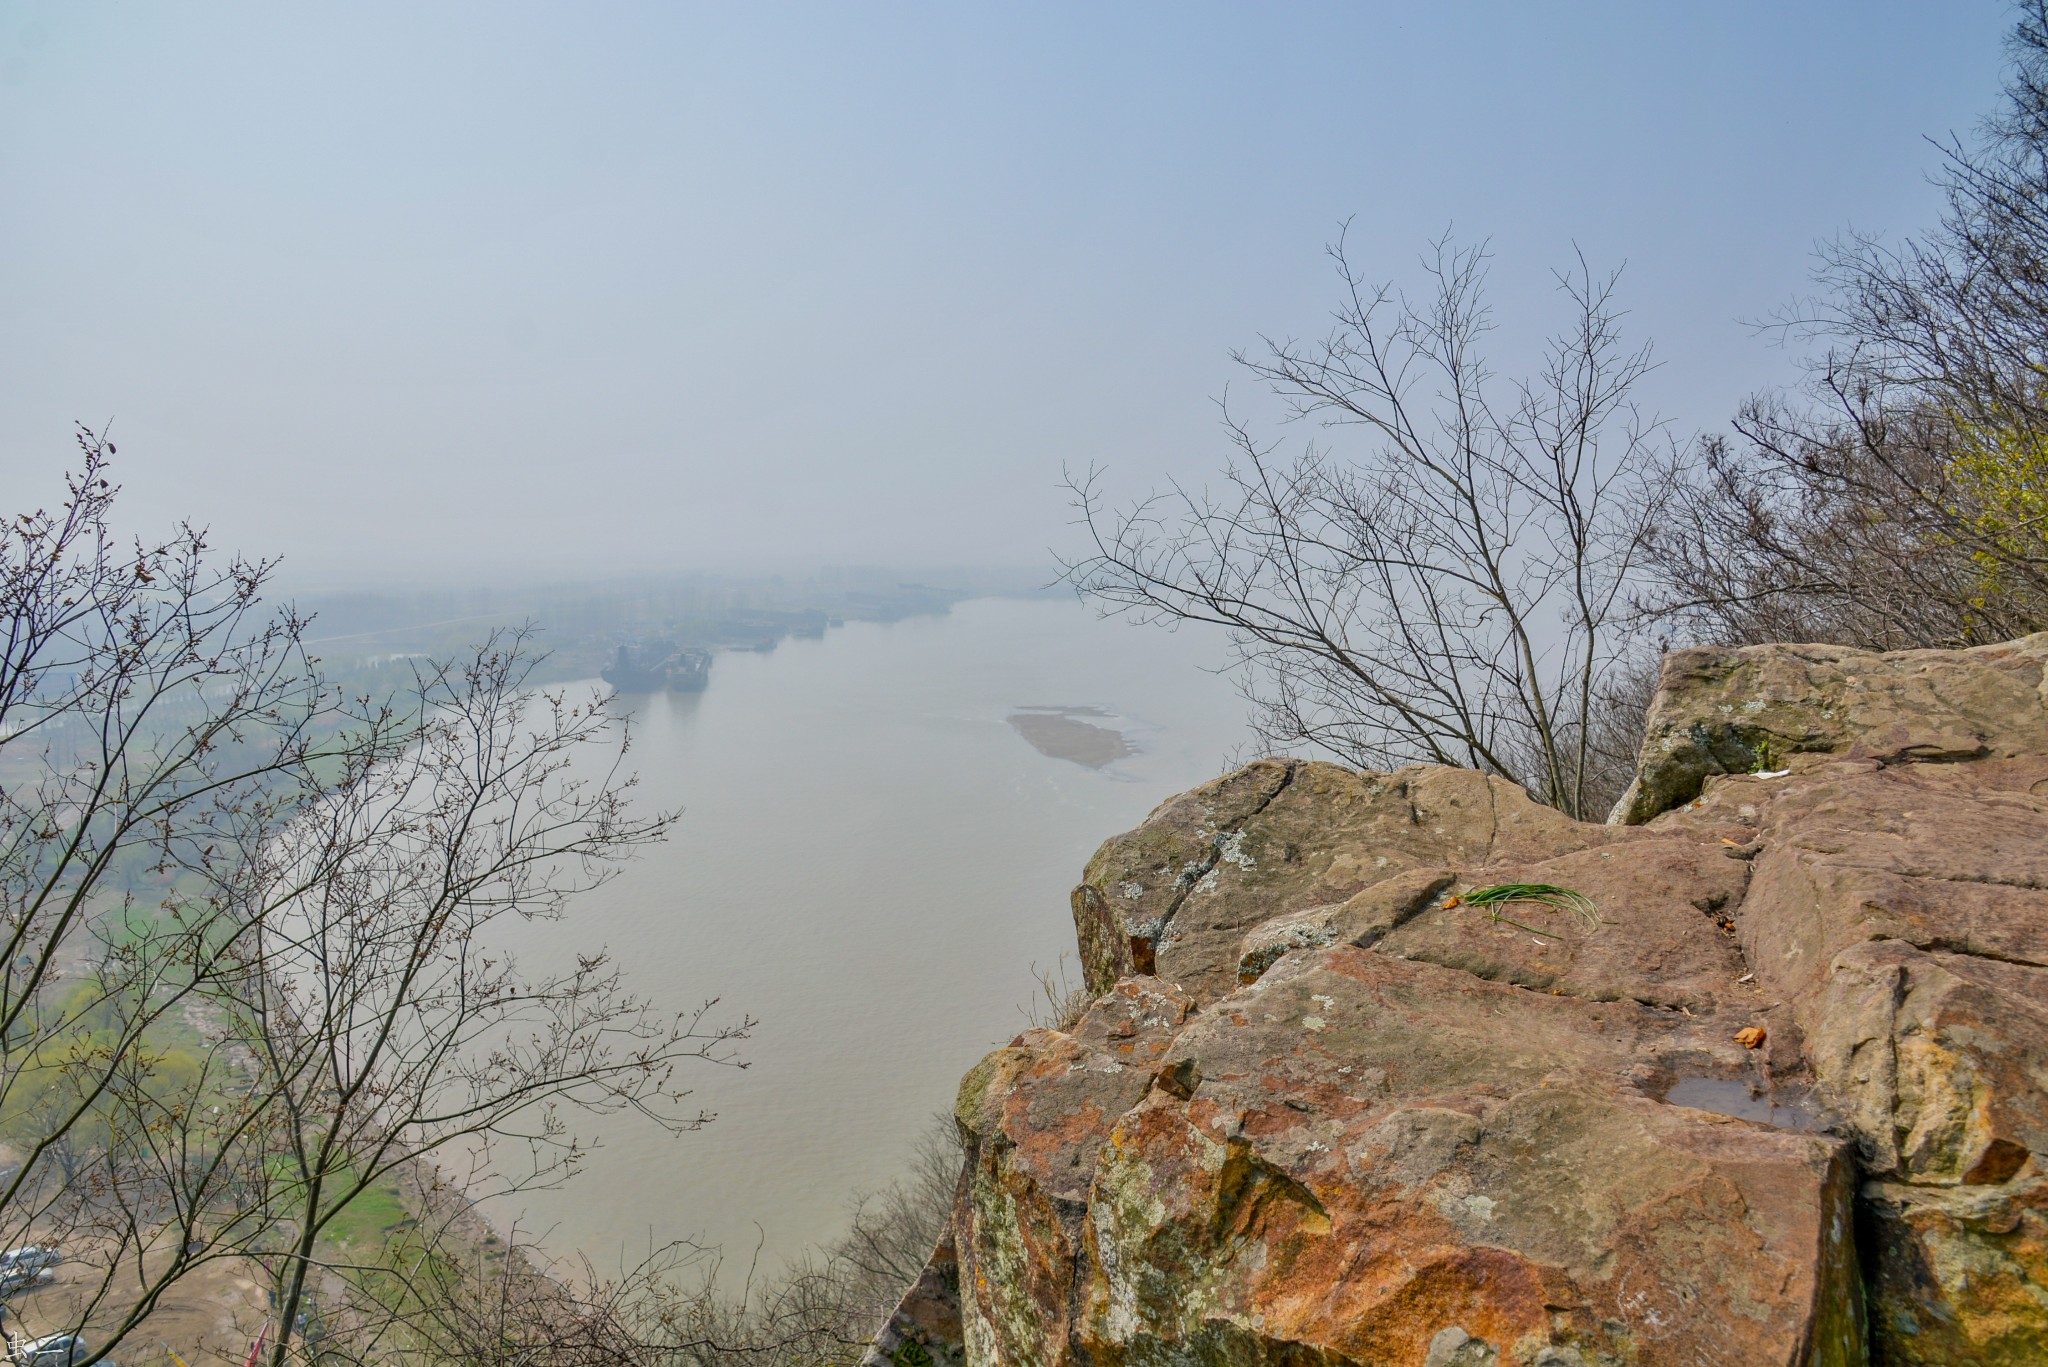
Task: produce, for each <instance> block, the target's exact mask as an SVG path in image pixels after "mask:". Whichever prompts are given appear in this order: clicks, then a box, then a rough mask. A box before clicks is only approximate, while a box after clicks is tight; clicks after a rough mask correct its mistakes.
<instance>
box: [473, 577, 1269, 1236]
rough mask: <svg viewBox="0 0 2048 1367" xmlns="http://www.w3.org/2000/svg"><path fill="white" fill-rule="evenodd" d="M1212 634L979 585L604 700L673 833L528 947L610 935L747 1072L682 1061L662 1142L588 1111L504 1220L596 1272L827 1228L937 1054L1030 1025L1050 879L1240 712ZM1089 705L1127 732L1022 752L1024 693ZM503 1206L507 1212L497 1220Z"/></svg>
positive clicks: (933, 1091)
mask: <svg viewBox="0 0 2048 1367" xmlns="http://www.w3.org/2000/svg"><path fill="white" fill-rule="evenodd" d="M1219 644H1220V643H1219V642H1218V641H1217V640H1216V639H1215V638H1214V637H1211V636H1207V635H1204V634H1199V633H1193V632H1184V633H1180V634H1170V633H1167V632H1164V631H1158V630H1140V629H1136V628H1133V627H1132V626H1130V625H1128V624H1126V623H1122V622H1116V621H1110V622H1104V621H1099V620H1097V619H1096V618H1095V617H1094V615H1093V614H1092V613H1091V612H1090V611H1088V610H1087V609H1085V608H1083V607H1081V606H1080V605H1078V604H1076V603H1073V602H1071V601H1068V600H1064V599H1061V600H1017V599H982V600H976V601H972V602H967V603H963V604H961V605H959V606H958V607H956V608H955V609H954V610H953V611H952V612H951V614H949V615H947V616H944V617H919V618H911V619H908V620H904V621H900V622H895V623H890V624H877V623H852V624H849V625H847V626H845V627H842V628H837V629H834V630H833V631H831V632H829V633H827V634H826V636H825V637H824V638H823V639H822V640H809V641H806V640H792V641H785V642H784V643H783V644H782V645H780V646H779V647H778V648H777V649H776V650H775V651H774V652H772V653H769V654H760V655H755V654H744V653H740V654H728V655H722V656H720V657H719V658H718V661H717V664H716V666H715V667H714V669H713V671H712V675H711V684H710V687H709V689H708V690H707V691H706V692H704V693H702V694H672V693H671V694H656V695H653V696H651V697H638V698H632V699H628V700H625V701H626V702H627V703H628V705H630V706H631V708H632V710H633V713H634V723H635V732H634V750H633V754H632V758H633V760H634V767H635V768H637V769H638V771H639V773H640V776H641V782H642V786H641V788H640V790H639V800H640V801H641V802H644V803H646V804H648V805H649V806H662V807H673V806H681V807H682V808H683V809H684V811H683V819H682V821H681V822H680V823H679V825H678V827H677V828H676V832H675V835H674V837H673V838H672V839H671V840H670V841H669V842H668V843H667V844H665V845H662V846H660V847H657V848H656V849H655V850H653V851H651V852H650V853H648V854H647V855H646V856H645V857H643V858H641V859H640V860H638V861H636V862H635V863H634V864H633V865H631V866H629V867H628V868H627V869H626V871H625V873H624V874H623V875H622V876H621V877H620V878H618V879H617V880H616V881H615V882H613V883H611V884H609V885H607V886H606V887H604V888H602V889H600V890H599V891H597V892H596V893H594V894H592V895H591V896H590V897H588V898H587V899H585V900H584V901H582V902H580V903H579V904H578V905H577V907H576V909H575V911H574V912H572V914H571V916H570V917H569V919H568V920H566V921H565V922H563V923H560V924H557V925H541V926H532V927H521V928H520V930H519V937H520V938H519V939H518V940H517V941H515V942H514V947H515V948H517V949H518V950H519V951H520V952H521V953H522V954H523V955H525V956H526V957H527V958H528V959H529V960H538V959H541V958H543V957H546V956H550V955H555V956H559V955H565V954H567V953H569V952H571V950H573V949H577V948H583V949H587V948H589V947H591V946H593V945H596V944H599V943H608V944H610V945H611V946H612V947H613V948H614V949H615V950H618V951H620V952H621V958H622V960H623V962H624V965H625V967H626V969H627V971H628V973H629V975H630V981H631V982H632V984H633V985H634V986H636V987H637V988H638V989H640V990H642V991H645V992H648V993H651V994H655V995H656V996H657V997H659V998H660V999H661V1000H662V1001H663V1002H664V1003H665V1004H668V1005H671V1006H676V1007H681V1006H688V1005H693V1004H694V1003H696V1002H698V1001H700V1000H702V999H703V998H705V997H707V996H714V995H715V996H719V997H722V999H723V1004H722V1006H721V1008H720V1009H721V1010H722V1011H724V1012H726V1014H727V1015H729V1016H737V1015H739V1014H741V1013H747V1014H751V1015H753V1016H755V1017H757V1018H758V1019H759V1021H760V1025H759V1027H758V1029H757V1030H756V1032H755V1034H754V1038H753V1039H752V1040H751V1041H749V1042H747V1043H745V1044H744V1045H742V1046H741V1050H742V1052H743V1054H744V1056H745V1057H746V1058H747V1059H749V1060H750V1061H751V1063H752V1066H751V1068H749V1069H748V1070H746V1071H745V1072H740V1071H736V1070H730V1069H717V1068H712V1067H709V1066H705V1067H701V1068H698V1069H696V1070H695V1080H696V1084H697V1092H696V1097H695V1098H694V1100H697V1101H699V1102H701V1103H702V1104H703V1105H705V1106H706V1107H708V1108H710V1109H713V1110H715V1111H717V1112H719V1119H718V1120H717V1121H716V1123H714V1124H713V1125H711V1126H710V1127H708V1128H706V1129H705V1130H702V1131H700V1132H698V1133H695V1134H690V1135H685V1136H683V1137H681V1138H678V1139H672V1138H669V1137H667V1136H665V1135H663V1134H661V1133H660V1132H659V1131H658V1130H656V1129H655V1128H654V1127H653V1126H651V1125H649V1124H647V1123H645V1122H644V1121H638V1120H637V1119H628V1118H614V1119H609V1120H605V1121H588V1122H585V1123H584V1124H583V1125H582V1126H581V1127H580V1129H579V1132H580V1133H582V1134H585V1135H591V1134H595V1135H597V1136H599V1137H600V1138H601V1141H602V1147H601V1148H599V1149H598V1150H597V1151H596V1152H595V1153H594V1154H593V1155H592V1156H591V1158H590V1160H589V1162H588V1163H587V1164H586V1170H585V1171H584V1173H583V1174H582V1175H581V1176H579V1177H578V1178H576V1179H575V1180H574V1181H573V1182H571V1183H569V1184H568V1186H567V1187H566V1188H563V1189H561V1190H557V1191H552V1192H546V1193H540V1194H537V1195H533V1196H530V1197H528V1198H525V1201H526V1210H527V1214H526V1218H525V1221H524V1223H525V1227H526V1228H527V1229H528V1230H529V1231H534V1230H547V1229H549V1228H552V1229H553V1230H554V1232H555V1235H556V1236H557V1240H558V1247H559V1248H561V1249H563V1250H566V1249H569V1248H578V1249H581V1250H582V1251H584V1252H585V1253H587V1254H589V1255H590V1256H591V1257H592V1258H593V1259H595V1260H596V1261H597V1262H598V1264H599V1265H600V1266H601V1267H602V1266H606V1265H608V1264H613V1263H616V1261H617V1259H618V1257H619V1256H620V1253H621V1251H623V1252H624V1253H625V1254H626V1255H627V1256H628V1257H630V1256H631V1255H632V1254H633V1253H634V1252H635V1251H645V1249H646V1247H647V1244H648V1241H649V1239H650V1237H652V1239H653V1240H654V1241H655V1242H657V1243H659V1242H663V1241H666V1240H668V1239H671V1238H677V1237H685V1236H689V1237H696V1238H698V1239H700V1240H703V1241H705V1242H709V1243H715V1244H719V1245H722V1246H723V1248H724V1250H725V1252H726V1254H727V1256H728V1258H729V1259H730V1260H735V1261H737V1262H739V1263H740V1264H742V1265H744V1263H745V1261H746V1260H747V1258H748V1257H749V1256H750V1255H751V1254H752V1252H753V1249H754V1246H755V1243H756V1241H757V1239H758V1240H760V1241H761V1242H762V1244H763V1246H764V1251H765V1254H766V1261H765V1263H764V1265H767V1266H772V1265H773V1262H774V1260H776V1259H778V1258H783V1257H788V1256H791V1255H794V1254H796V1253H798V1252H799V1251H800V1250H801V1249H802V1247H803V1246H804V1245H805V1244H806V1243H808V1242H812V1241H818V1240H824V1239H829V1238H831V1237H832V1236H833V1235H835V1234H836V1233H838V1232H839V1230H840V1229H841V1227H842V1225H843V1221H844V1216H845V1213H846V1208H847V1202H848V1199H849V1197H850V1196H851V1195H852V1194H853V1193H854V1192H855V1191H857V1190H859V1189H862V1188H873V1187H876V1186H880V1185H882V1184H884V1183H886V1182H887V1181H889V1180H890V1179H891V1178H893V1177H895V1176H897V1175H899V1173H900V1172H901V1171H902V1170H903V1168H904V1167H905V1166H906V1163H907V1160H908V1157H909V1154H910V1150H911V1148H912V1145H913V1143H914V1141H915V1139H916V1137H917V1135H918V1134H919V1132H920V1131H921V1130H922V1129H923V1127H924V1126H925V1125H926V1124H927V1123H928V1121H929V1119H930V1117H931V1116H932V1115H933V1113H934V1112H936V1111H939V1110H941V1109H943V1108H946V1107H949V1106H950V1105H951V1104H952V1100H953V1094H954V1090H955V1088H956V1086H957V1084H958V1082H959V1079H960V1076H961V1074H962V1073H963V1072H964V1071H965V1070H966V1069H967V1068H969V1067H970V1066H972V1065H973V1063H974V1062H975V1061H976V1060H977V1059H979V1058H980V1057H981V1056H982V1055H983V1054H984V1053H986V1052H987V1051H988V1050H989V1049H991V1048H994V1047H996V1046H997V1045H1000V1044H1002V1043H1004V1042H1006V1041H1007V1040H1008V1039H1009V1038H1010V1037H1011V1036H1012V1035H1014V1034H1016V1033H1017V1032H1018V1031H1019V1030H1021V1029H1023V1028H1024V1027H1025V1026H1026V1024H1027V1023H1028V1022H1027V1019H1026V1016H1025V1013H1024V1010H1023V1007H1024V1006H1025V1004H1027V1003H1028V1002H1029V1001H1030V1000H1031V999H1032V998H1033V996H1034V995H1035V994H1036V993H1037V992H1038V986H1037V984H1036V982H1035V981H1034V978H1033V973H1032V970H1033V966H1034V965H1037V966H1038V967H1040V968H1051V967H1054V966H1055V965H1057V963H1058V962H1059V960H1060V957H1061V956H1062V955H1063V954H1064V955H1066V956H1068V964H1067V967H1068V972H1069V974H1070V976H1071V978H1072V979H1073V981H1075V982H1076V983H1078V982H1079V977H1080V974H1079V967H1078V964H1076V963H1074V962H1073V960H1072V951H1073V927H1072V922H1071V919H1070V917H1069V913H1068V909H1067V894H1068V892H1069V891H1070V890H1071V888H1072V887H1073V885H1074V883H1075V882H1077V881H1078V879H1079V876H1080V873H1081V869H1082V866H1083V864H1084V863H1085V862H1086V860H1087V858H1088V856H1089V855H1090V854H1091V853H1093V851H1094V849H1095V847H1096V846H1097V845H1098V844H1100V843H1101V842H1102V841H1103V840H1104V839H1106V838H1107V837H1109V836H1110V835H1113V834H1115V833H1116V832H1118V831H1121V830H1125V829H1127V828H1129V827H1131V826H1133V825H1135V824H1137V823H1138V822H1139V821H1141V820H1143V819H1144V816H1145V814H1146V813H1147V812H1148V811H1150V810H1151V809H1152V808H1153V807H1154V806H1156V805H1157V804H1158V803H1159V802H1160V801H1161V800H1162V799H1164V798H1166V797H1167V796H1169V795H1171V794H1173V793H1175V792H1178V791H1180V790H1182V789H1185V788H1188V787H1190V786H1192V785H1194V784H1196V783H1200V782H1203V781H1205V780H1207V779H1209V778H1212V777H1214V776H1215V775H1216V774H1217V773H1219V772H1220V771H1221V770H1222V769H1223V768H1224V767H1225V766H1226V764H1227V763H1228V762H1229V761H1230V758H1231V754H1232V752H1233V751H1234V749H1235V748H1236V747H1238V746H1239V745H1240V744H1242V743H1243V742H1244V741H1245V739H1246V731H1245V726H1244V704H1243V702H1242V701H1241V700H1240V699H1239V698H1238V696H1237V694H1236V693H1235V691H1234V690H1233V688H1232V687H1231V685H1230V684H1229V683H1228V681H1226V680H1225V679H1222V678H1220V677H1217V676H1215V675H1213V674H1210V673H1207V672H1204V669H1203V666H1205V665H1213V664H1214V663H1216V662H1217V658H1218V657H1217V648H1218V646H1219ZM1034 705H1035V706H1041V707H1044V706H1070V707H1093V708H1098V709H1100V710H1101V711H1102V712H1104V713H1107V714H1109V715H1108V716H1107V717H1092V716H1091V717H1090V719H1089V724H1091V725H1096V726H1102V727H1110V728H1114V729H1116V730H1119V731H1121V732H1122V733H1123V734H1124V735H1125V736H1126V737H1127V739H1128V740H1129V741H1130V742H1131V743H1132V744H1133V745H1134V746H1135V747H1136V753H1135V754H1132V755H1129V756H1126V757H1124V758H1122V759H1119V760H1117V761H1115V762H1114V763H1112V764H1110V765H1108V766H1107V767H1105V768H1103V769H1100V770H1095V769H1089V768H1086V767H1083V766H1081V765H1079V764H1076V763H1073V762H1070V761H1066V760H1061V759H1056V758H1052V757H1050V756H1048V755H1046V754H1042V753H1040V752H1039V751H1038V750H1036V749H1034V748H1033V747H1032V746H1031V745H1030V744H1028V743H1027V742H1026V741H1025V739H1024V738H1023V737H1022V736H1021V735H1020V734H1019V732H1018V731H1017V730H1016V729H1014V728H1013V727H1012V726H1011V725H1010V724H1009V723H1008V721H1007V720H1006V718H1008V717H1009V716H1010V715H1011V714H1012V713H1014V712H1015V711H1016V710H1017V709H1018V708H1019V707H1020V706H1034ZM496 1213H497V1215H498V1217H499V1218H500V1219H503V1218H505V1216H506V1214H507V1213H508V1212H506V1211H504V1210H500V1211H498V1212H496Z"/></svg>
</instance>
